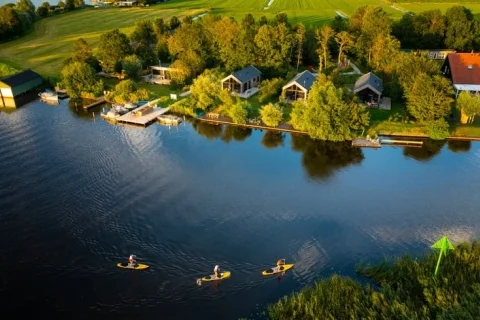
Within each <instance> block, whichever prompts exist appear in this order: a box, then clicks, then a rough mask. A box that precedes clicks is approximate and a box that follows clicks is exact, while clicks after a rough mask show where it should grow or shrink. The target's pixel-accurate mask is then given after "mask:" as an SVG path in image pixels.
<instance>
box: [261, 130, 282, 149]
mask: <svg viewBox="0 0 480 320" xmlns="http://www.w3.org/2000/svg"><path fill="white" fill-rule="evenodd" d="M284 138H285V133H284V132H279V131H266V132H265V134H264V135H263V138H262V145H263V146H264V147H265V148H267V149H275V148H277V147H281V146H283V139H284Z"/></svg>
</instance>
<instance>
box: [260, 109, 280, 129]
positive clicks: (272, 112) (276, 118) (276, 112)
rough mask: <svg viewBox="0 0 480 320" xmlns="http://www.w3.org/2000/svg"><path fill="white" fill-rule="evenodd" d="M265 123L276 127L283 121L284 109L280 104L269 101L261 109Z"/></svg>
mask: <svg viewBox="0 0 480 320" xmlns="http://www.w3.org/2000/svg"><path fill="white" fill-rule="evenodd" d="M260 116H261V118H262V121H263V123H265V124H266V125H267V126H270V127H276V126H278V124H279V123H280V121H282V117H283V111H282V108H280V106H278V105H276V104H273V103H269V104H267V105H265V106H263V107H262V108H261V109H260Z"/></svg>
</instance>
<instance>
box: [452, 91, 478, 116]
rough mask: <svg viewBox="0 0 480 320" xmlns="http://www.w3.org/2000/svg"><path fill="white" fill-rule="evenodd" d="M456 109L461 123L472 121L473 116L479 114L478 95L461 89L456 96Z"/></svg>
mask: <svg viewBox="0 0 480 320" xmlns="http://www.w3.org/2000/svg"><path fill="white" fill-rule="evenodd" d="M457 109H458V110H459V111H460V114H461V118H460V122H461V123H472V122H473V120H474V119H475V116H477V115H480V96H478V95H472V94H471V93H470V92H468V91H462V92H461V93H460V94H459V96H458V98H457Z"/></svg>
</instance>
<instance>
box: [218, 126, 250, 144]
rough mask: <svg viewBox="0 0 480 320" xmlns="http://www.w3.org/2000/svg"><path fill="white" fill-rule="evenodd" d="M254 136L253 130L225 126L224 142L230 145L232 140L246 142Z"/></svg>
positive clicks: (223, 132)
mask: <svg viewBox="0 0 480 320" xmlns="http://www.w3.org/2000/svg"><path fill="white" fill-rule="evenodd" d="M251 135H252V129H251V128H243V127H237V126H224V127H223V131H222V137H221V139H222V141H225V142H226V143H229V142H230V141H232V140H235V141H244V140H245V139H247V138H248V137H250V136H251Z"/></svg>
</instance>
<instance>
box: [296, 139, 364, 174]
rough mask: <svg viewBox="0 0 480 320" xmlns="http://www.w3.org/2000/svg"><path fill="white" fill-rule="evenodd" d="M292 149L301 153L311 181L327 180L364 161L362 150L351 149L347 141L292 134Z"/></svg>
mask: <svg viewBox="0 0 480 320" xmlns="http://www.w3.org/2000/svg"><path fill="white" fill-rule="evenodd" d="M292 149H293V150H295V151H299V152H302V154H303V156H302V165H303V168H304V169H305V171H307V173H308V175H309V176H310V177H311V178H312V179H328V178H330V177H331V176H332V175H333V174H334V173H335V172H336V171H338V170H341V169H343V168H345V167H348V166H350V165H353V164H360V163H361V162H362V161H363V159H364V156H363V152H362V149H360V148H352V145H351V142H347V141H345V142H328V141H322V140H313V139H310V138H309V137H308V136H303V135H294V134H292Z"/></svg>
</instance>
